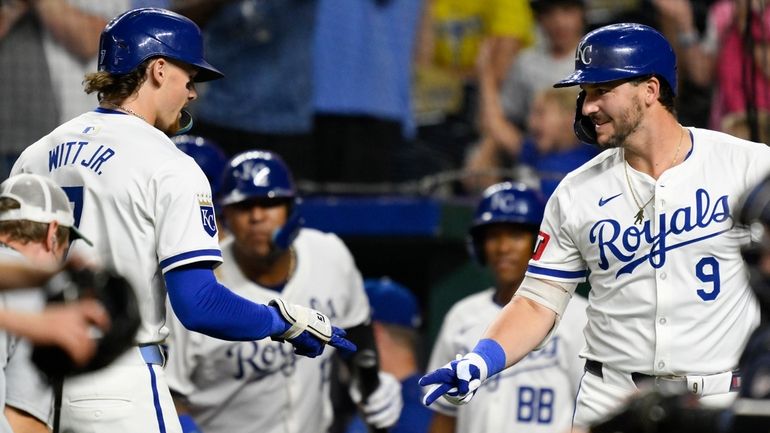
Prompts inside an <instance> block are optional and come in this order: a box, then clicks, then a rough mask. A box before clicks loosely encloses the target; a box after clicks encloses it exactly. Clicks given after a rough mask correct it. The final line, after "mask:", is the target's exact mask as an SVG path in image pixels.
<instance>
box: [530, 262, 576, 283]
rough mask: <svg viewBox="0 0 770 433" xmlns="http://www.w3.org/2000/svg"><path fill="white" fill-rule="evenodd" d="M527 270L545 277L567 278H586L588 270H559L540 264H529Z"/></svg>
mask: <svg viewBox="0 0 770 433" xmlns="http://www.w3.org/2000/svg"><path fill="white" fill-rule="evenodd" d="M527 272H528V273H532V274H535V275H542V276H545V277H554V278H563V279H565V280H580V281H584V280H585V279H586V271H585V270H582V271H559V270H556V269H548V268H541V267H539V266H534V265H529V266H527Z"/></svg>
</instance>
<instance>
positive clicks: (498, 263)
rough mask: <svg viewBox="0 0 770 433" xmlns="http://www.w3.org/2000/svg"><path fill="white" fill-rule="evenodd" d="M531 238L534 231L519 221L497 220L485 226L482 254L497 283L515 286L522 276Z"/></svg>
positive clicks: (533, 236)
mask: <svg viewBox="0 0 770 433" xmlns="http://www.w3.org/2000/svg"><path fill="white" fill-rule="evenodd" d="M534 242H535V235H534V233H533V232H532V231H531V230H529V229H528V228H527V227H525V226H522V225H514V224H508V223H500V224H492V225H490V226H488V227H486V228H485V230H484V254H485V257H486V260H487V266H489V269H491V270H492V272H493V273H494V274H495V279H496V280H497V283H498V287H511V286H517V285H518V283H519V282H520V281H521V280H522V279H523V278H524V272H525V271H526V270H527V264H528V263H529V259H530V258H531V257H532V249H533V248H534Z"/></svg>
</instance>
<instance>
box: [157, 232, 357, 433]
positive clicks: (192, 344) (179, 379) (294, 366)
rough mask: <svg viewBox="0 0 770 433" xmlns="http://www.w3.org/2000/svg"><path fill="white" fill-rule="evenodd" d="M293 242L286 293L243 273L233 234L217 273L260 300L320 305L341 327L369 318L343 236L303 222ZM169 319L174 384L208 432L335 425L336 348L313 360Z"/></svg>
mask: <svg viewBox="0 0 770 433" xmlns="http://www.w3.org/2000/svg"><path fill="white" fill-rule="evenodd" d="M293 248H294V249H295V252H296V258H297V265H296V269H295V272H294V274H293V275H292V277H291V278H290V280H289V281H288V282H287V283H286V285H285V287H283V289H282V290H281V291H280V292H279V291H276V290H272V289H269V288H265V287H262V286H259V285H257V284H256V283H254V282H253V281H251V280H249V279H247V278H246V277H245V276H244V274H243V272H242V271H241V270H240V268H239V267H238V265H237V263H236V261H235V259H234V257H233V240H232V238H228V239H226V240H225V241H223V243H222V253H223V256H224V259H225V261H224V264H223V265H222V266H221V267H220V268H219V269H217V275H218V276H219V278H220V281H222V282H223V283H224V284H226V285H227V286H228V287H229V288H230V289H231V290H233V291H234V292H236V293H238V294H239V295H241V296H243V297H245V298H247V299H250V300H252V301H255V302H262V303H267V302H268V301H270V300H271V299H273V298H276V297H281V298H282V299H284V300H285V301H287V302H290V303H294V304H300V305H305V306H308V307H311V308H314V309H316V310H318V311H321V312H322V313H324V314H326V315H327V316H328V317H329V318H330V319H331V320H332V321H333V322H334V324H335V325H336V326H338V327H341V328H351V327H354V326H357V325H361V324H363V323H364V322H366V320H367V319H368V318H369V315H370V312H369V302H368V300H367V297H366V293H365V292H364V289H363V281H362V279H361V275H360V273H359V271H358V269H357V268H356V266H355V263H354V262H353V257H352V256H351V255H350V252H349V251H348V249H347V247H345V245H344V244H343V243H342V241H341V240H340V239H339V238H338V237H337V236H335V235H333V234H326V233H321V232H319V231H317V230H313V229H302V230H301V231H300V233H299V236H298V237H297V239H296V240H295V241H294V243H293ZM169 323H170V325H171V326H172V335H171V338H170V342H169V363H168V365H167V366H166V374H167V377H168V383H169V387H171V389H172V390H173V391H175V392H178V393H180V394H182V395H183V396H185V397H186V399H187V400H188V401H189V408H190V414H191V415H192V416H193V418H194V419H195V420H196V422H197V423H198V425H199V426H200V428H201V430H202V431H204V432H206V433H238V432H243V433H245V432H259V433H304V432H321V431H326V429H327V428H328V427H329V425H330V424H331V421H332V411H331V402H330V400H329V373H330V369H331V366H332V362H331V361H332V359H331V358H332V354H333V353H334V350H332V348H331V347H327V348H326V350H324V353H323V354H322V355H320V356H319V357H317V358H315V359H308V358H304V357H298V356H296V355H294V353H293V349H292V347H291V345H290V344H288V343H278V342H274V341H270V340H262V341H250V342H231V341H223V340H218V339H216V338H211V337H208V336H205V335H203V334H199V333H196V332H191V331H188V330H186V329H185V328H184V327H183V326H182V325H181V324H180V323H179V321H178V319H176V318H175V317H174V318H169Z"/></svg>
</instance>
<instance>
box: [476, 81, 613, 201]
mask: <svg viewBox="0 0 770 433" xmlns="http://www.w3.org/2000/svg"><path fill="white" fill-rule="evenodd" d="M576 98H577V91H576V90H575V89H574V88H560V89H554V88H548V89H544V90H541V91H540V92H538V93H537V94H536V96H535V100H534V102H533V104H532V108H531V110H530V115H529V119H528V125H529V131H530V134H529V136H528V137H527V138H526V139H525V140H524V143H523V145H522V147H521V150H520V152H519V153H517V154H511V153H507V149H505V148H503V147H501V146H496V145H495V143H494V142H493V141H492V140H484V141H482V142H481V144H480V145H479V147H478V148H477V149H476V150H475V153H474V154H472V155H471V158H469V160H468V165H467V166H466V169H468V170H470V171H472V172H480V173H484V172H485V171H486V172H492V171H494V170H495V169H497V168H500V167H506V166H511V165H512V164H520V165H525V166H529V167H531V168H532V169H533V170H534V171H535V173H536V174H537V175H538V177H539V179H540V189H541V190H542V192H543V194H544V195H545V196H546V197H550V195H551V194H552V193H553V191H554V190H555V189H556V186H558V184H559V182H560V181H561V179H562V178H564V176H566V175H567V173H569V172H570V171H572V170H574V169H576V168H578V167H580V166H581V165H583V163H585V162H587V161H588V160H590V159H591V158H593V157H594V156H596V155H597V154H598V152H599V151H598V149H597V148H596V147H593V146H589V145H587V144H585V143H581V142H580V141H578V139H577V137H575V133H574V132H573V129H572V123H573V121H574V118H575V99H576ZM499 179H500V178H499V176H470V177H468V178H467V181H466V187H468V188H469V189H471V190H483V189H484V188H485V187H487V186H489V185H491V184H492V183H495V182H496V181H499Z"/></svg>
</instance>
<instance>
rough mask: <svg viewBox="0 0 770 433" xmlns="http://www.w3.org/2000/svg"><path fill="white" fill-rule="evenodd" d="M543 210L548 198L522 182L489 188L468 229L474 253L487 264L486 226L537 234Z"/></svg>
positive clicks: (504, 183) (469, 243) (506, 183)
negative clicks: (519, 228)
mask: <svg viewBox="0 0 770 433" xmlns="http://www.w3.org/2000/svg"><path fill="white" fill-rule="evenodd" d="M544 211H545V199H544V198H543V196H542V195H541V194H540V192H539V191H538V190H536V189H533V188H530V187H528V186H527V185H525V184H523V183H520V182H502V183H498V184H495V185H492V186H490V187H489V188H487V189H486V190H485V191H484V196H483V198H482V199H481V202H480V203H479V205H478V207H477V208H476V214H475V215H474V217H473V223H472V224H471V227H470V229H469V230H468V234H469V236H468V246H469V248H470V250H471V254H472V255H473V256H474V257H475V258H476V260H477V261H478V262H479V263H480V264H482V265H484V264H485V263H486V257H485V256H484V231H485V229H486V227H487V226H489V225H492V224H500V223H504V224H514V225H518V226H522V227H524V228H526V229H529V230H531V231H533V232H537V230H538V229H539V228H540V222H541V221H542V220H543V212H544Z"/></svg>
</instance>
